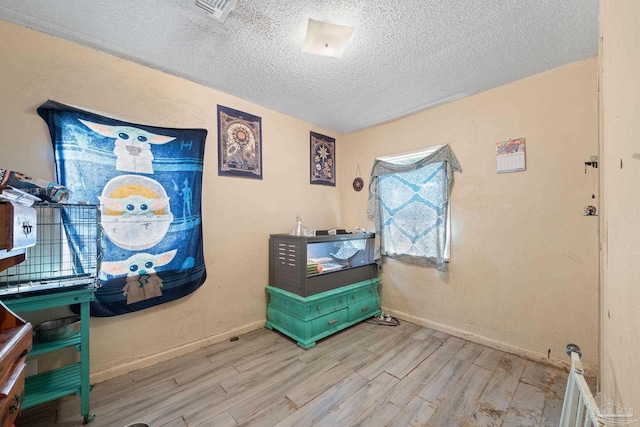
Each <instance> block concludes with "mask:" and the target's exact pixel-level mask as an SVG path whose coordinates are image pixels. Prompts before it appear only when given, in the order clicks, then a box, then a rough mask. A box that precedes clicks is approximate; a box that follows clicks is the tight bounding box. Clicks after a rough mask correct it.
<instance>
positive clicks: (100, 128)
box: [78, 119, 176, 174]
mask: <svg viewBox="0 0 640 427" xmlns="http://www.w3.org/2000/svg"><path fill="white" fill-rule="evenodd" d="M78 120H80V122H82V124H84V125H85V126H87V127H88V128H89V129H91V130H92V131H94V132H96V133H98V134H100V135H102V136H106V137H108V138H115V140H116V141H115V147H114V148H113V153H114V154H115V155H116V157H117V160H116V170H119V171H126V172H137V173H146V174H153V165H152V163H151V161H152V160H153V154H152V153H151V145H150V144H166V143H167V142H170V141H173V140H174V139H176V138H175V137H172V136H165V135H157V134H154V133H151V132H147V131H145V130H142V129H138V128H134V127H131V126H109V125H103V124H99V123H93V122H90V121H87V120H82V119H78Z"/></svg>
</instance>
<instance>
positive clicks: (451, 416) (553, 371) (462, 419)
mask: <svg viewBox="0 0 640 427" xmlns="http://www.w3.org/2000/svg"><path fill="white" fill-rule="evenodd" d="M566 381H567V374H566V373H565V372H563V371H562V370H560V369H557V368H553V367H549V366H545V365H541V364H536V363H534V362H532V361H529V360H526V359H523V358H520V357H518V356H515V355H511V354H507V353H503V352H501V351H498V350H495V349H491V348H488V347H484V346H481V345H479V344H475V343H472V342H469V341H465V340H462V339H460V338H456V337H452V336H449V335H447V334H444V333H441V332H436V331H433V330H431V329H427V328H422V327H419V326H416V325H413V324H411V323H408V322H402V323H401V324H400V325H399V326H395V327H392V326H382V325H378V324H375V323H373V322H362V323H360V324H358V325H355V326H353V327H351V328H348V329H346V330H344V331H342V332H340V333H338V334H336V335H333V336H331V337H329V338H327V339H324V340H322V341H320V342H318V344H317V345H316V346H315V347H313V348H311V349H309V350H306V351H305V350H303V349H301V348H300V347H298V346H297V345H296V344H295V342H293V341H292V340H290V339H289V338H287V337H285V336H283V335H281V334H280V333H278V332H275V331H269V330H267V329H261V330H258V331H255V332H251V333H249V334H246V335H243V336H241V337H239V339H238V340H237V341H226V342H222V343H218V344H215V345H213V346H210V347H207V348H204V349H202V350H198V351H196V352H193V353H190V354H188V355H184V356H181V357H179V358H176V359H172V360H169V361H167V362H164V363H160V364H158V365H155V366H152V367H149V368H146V369H142V370H139V371H135V372H131V373H129V374H127V375H123V376H120V377H118V378H115V379H112V380H109V381H105V382H103V383H99V384H96V385H95V387H94V389H93V391H92V392H91V409H92V410H93V411H94V412H95V414H96V418H95V421H94V422H93V423H92V424H91V426H92V427H124V426H125V425H127V424H130V423H136V422H138V423H147V424H149V425H150V426H152V427H187V426H188V427H195V426H215V427H226V426H266V427H272V426H278V427H283V426H331V427H333V426H369V427H377V426H402V427H404V426H429V427H447V426H465V427H471V426H505V427H511V426H544V427H547V426H549V427H550V426H557V425H558V422H559V418H560V409H561V407H562V399H563V397H564V388H565V385H566ZM81 424H82V417H81V416H80V400H79V398H78V397H76V396H70V397H67V398H63V399H60V400H57V401H55V402H50V403H47V404H44V405H41V406H38V407H34V408H30V409H29V410H26V411H23V413H22V415H21V417H20V418H19V419H18V422H17V423H16V427H60V426H63V427H71V426H79V425H81Z"/></svg>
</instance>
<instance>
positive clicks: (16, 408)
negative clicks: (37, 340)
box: [0, 355, 27, 427]
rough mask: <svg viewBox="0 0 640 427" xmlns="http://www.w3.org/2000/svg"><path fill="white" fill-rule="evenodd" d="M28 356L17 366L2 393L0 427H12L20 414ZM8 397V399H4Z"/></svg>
mask: <svg viewBox="0 0 640 427" xmlns="http://www.w3.org/2000/svg"><path fill="white" fill-rule="evenodd" d="M26 360H27V357H26V355H25V356H23V357H22V358H21V359H20V361H18V363H16V365H14V369H13V372H12V373H11V376H10V377H9V381H7V383H6V384H5V385H4V386H3V388H2V390H1V391H0V427H11V425H12V424H13V422H14V421H15V419H16V418H17V417H18V414H19V413H20V406H21V404H22V397H23V395H24V376H25V361H26ZM2 396H6V397H4V398H3V397H2Z"/></svg>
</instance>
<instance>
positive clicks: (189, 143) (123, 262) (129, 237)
mask: <svg viewBox="0 0 640 427" xmlns="http://www.w3.org/2000/svg"><path fill="white" fill-rule="evenodd" d="M38 114H40V116H41V117H42V118H43V119H44V120H45V121H46V122H47V124H48V126H49V131H50V133H51V139H52V142H53V147H54V155H55V161H56V172H57V175H58V181H59V182H60V184H62V185H64V186H66V187H67V188H69V189H70V190H71V192H72V196H71V198H70V199H69V200H68V203H74V202H75V203H83V202H88V203H91V204H100V211H101V225H102V249H103V259H102V263H101V267H100V273H99V281H98V288H97V290H96V299H95V301H94V302H92V304H91V315H92V316H115V315H119V314H124V313H129V312H133V311H137V310H141V309H144V308H148V307H151V306H154V305H158V304H162V303H165V302H168V301H172V300H175V299H177V298H181V297H183V296H185V295H188V294H190V293H191V292H193V291H195V290H196V289H197V288H198V287H200V285H202V283H204V280H205V278H206V270H205V265H204V255H203V245H202V215H201V189H202V168H203V158H204V143H205V139H206V136H207V131H206V130H205V129H172V128H161V127H153V126H145V125H139V124H134V123H127V122H123V121H120V120H115V119H112V118H108V117H104V116H100V115H97V114H94V113H90V112H87V111H83V110H80V109H78V108H74V107H70V106H67V105H64V104H60V103H58V102H54V101H47V102H46V103H44V104H43V105H41V106H40V107H39V108H38Z"/></svg>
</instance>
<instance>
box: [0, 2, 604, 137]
mask: <svg viewBox="0 0 640 427" xmlns="http://www.w3.org/2000/svg"><path fill="white" fill-rule="evenodd" d="M598 4H599V0H447V1H445V0H389V1H378V0H327V1H318V0H239V1H238V3H237V5H236V7H235V9H234V10H232V11H231V13H230V14H229V16H228V17H227V19H226V21H225V22H224V23H219V22H217V21H215V20H213V19H211V18H210V17H209V16H207V15H206V14H205V12H204V11H203V10H202V9H200V8H198V7H197V6H196V5H195V0H137V1H131V0H46V1H43V0H2V1H1V2H0V18H1V19H4V20H7V21H10V22H14V23H17V24H20V25H24V26H26V27H30V28H33V29H36V30H39V31H43V32H46V33H49V34H53V35H55V36H58V37H61V38H64V39H67V40H71V41H74V42H77V43H80V44H82V45H86V46H90V47H92V48H95V49H97V50H100V51H104V52H108V53H111V54H113V55H116V56H119V57H122V58H126V59H129V60H132V61H135V62H138V63H141V64H144V65H147V66H150V67H153V68H156V69H159V70H163V71H165V72H168V73H171V74H174V75H177V76H180V77H183V78H186V79H189V80H192V81H195V82H198V83H200V84H203V85H205V86H209V87H212V88H215V89H217V90H220V91H222V92H226V93H229V94H232V95H235V96H237V97H239V98H242V99H245V100H248V101H251V102H255V103H257V104H260V105H263V106H265V107H268V108H271V109H273V110H276V111H279V112H282V113H285V114H287V115H290V116H293V117H297V118H299V119H302V120H304V121H307V122H310V123H313V124H315V125H317V126H320V127H323V128H327V129H330V130H333V131H336V132H340V133H348V132H352V131H354V130H358V129H362V128H365V127H369V126H372V125H375V124H379V123H383V122H386V121H389V120H393V119H396V118H399V117H402V116H405V115H407V114H410V113H413V112H416V111H420V110H423V109H426V108H429V107H432V106H435V105H438V104H441V103H444V102H447V101H450V100H453V99H457V98H461V97H464V96H468V95H471V94H474V93H477V92H480V91H483V90H487V89H490V88H493V87H497V86H501V85H503V84H506V83H509V82H512V81H515V80H519V79H521V78H524V77H527V76H531V75H533V74H537V73H540V72H543V71H546V70H549V69H552V68H556V67H559V66H562V65H564V64H568V63H571V62H575V61H579V60H582V59H586V58H589V57H593V56H596V55H597V52H598ZM308 18H314V19H319V20H325V21H328V22H332V23H336V24H341V25H350V26H354V27H355V32H354V34H353V37H352V39H351V41H350V43H349V45H348V46H347V49H346V51H345V53H344V57H343V58H340V59H338V58H330V57H321V56H314V55H311V54H307V53H303V52H302V51H301V50H300V47H301V44H302V41H303V40H304V35H305V31H306V24H307V19H308ZM249 112H250V111H249Z"/></svg>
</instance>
